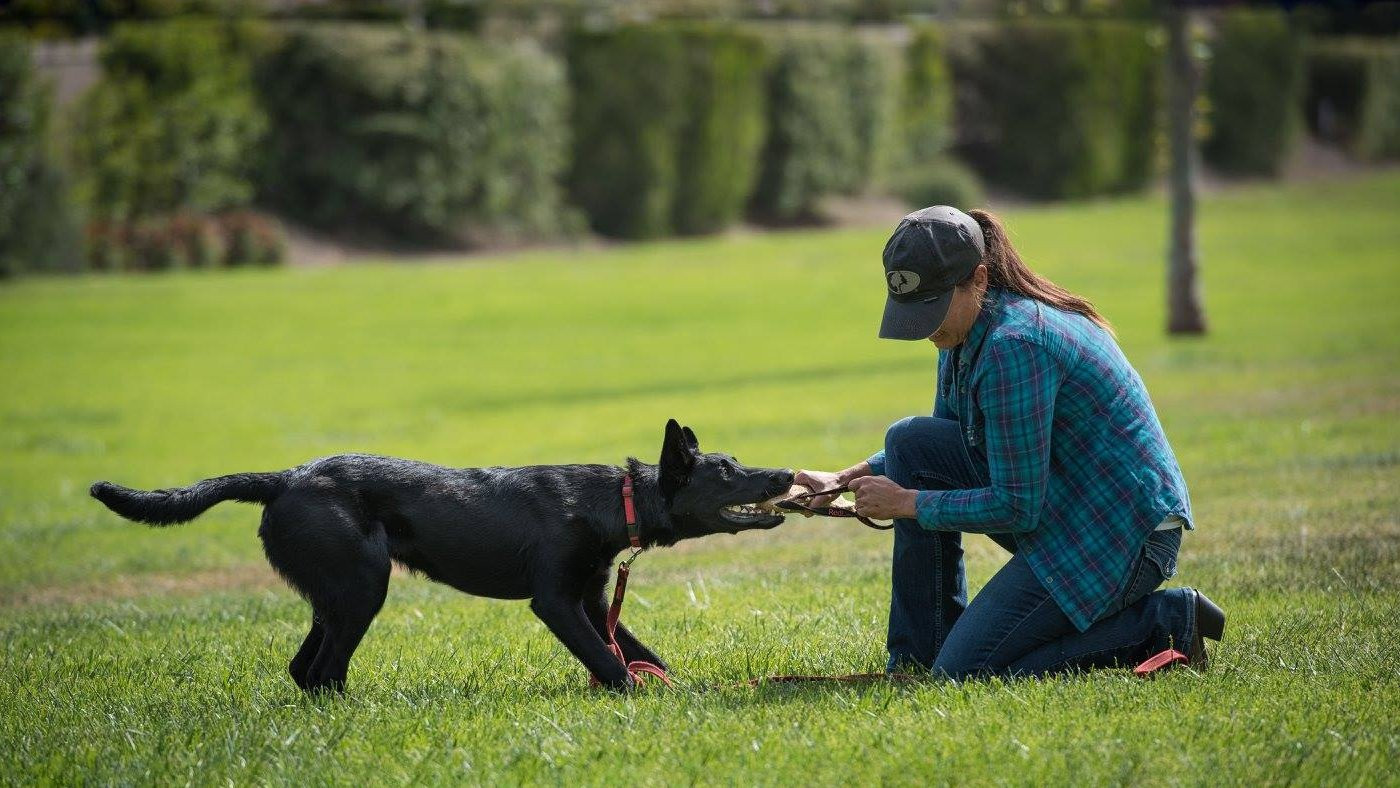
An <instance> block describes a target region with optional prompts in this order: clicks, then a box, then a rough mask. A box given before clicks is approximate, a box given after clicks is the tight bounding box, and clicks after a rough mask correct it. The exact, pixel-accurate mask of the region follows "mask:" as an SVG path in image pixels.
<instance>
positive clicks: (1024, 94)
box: [950, 20, 1162, 198]
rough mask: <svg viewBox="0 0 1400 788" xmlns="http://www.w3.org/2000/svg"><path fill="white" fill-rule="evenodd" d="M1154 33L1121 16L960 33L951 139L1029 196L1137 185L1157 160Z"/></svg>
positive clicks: (979, 165) (997, 178) (988, 172)
mask: <svg viewBox="0 0 1400 788" xmlns="http://www.w3.org/2000/svg"><path fill="white" fill-rule="evenodd" d="M1160 46H1161V44H1160V41H1159V40H1158V37H1157V36H1155V35H1153V30H1152V28H1150V27H1148V26H1146V25H1138V24H1132V23H1123V22H1107V21H1090V20H1076V21H1062V20H1028V21H1013V22H1006V23H1003V24H1000V25H997V26H995V27H982V28H978V29H971V30H968V31H966V36H965V37H964V40H963V41H962V42H961V45H960V46H959V47H957V48H955V49H953V50H951V52H950V54H951V56H952V64H953V70H954V74H955V75H956V80H955V82H956V85H957V96H956V103H957V110H958V112H957V114H958V126H959V128H958V138H959V147H960V149H961V151H962V153H963V154H964V156H965V157H966V158H967V159H968V160H969V161H970V162H971V163H972V164H973V166H974V167H975V168H976V169H977V170H978V171H980V172H981V173H982V174H983V175H984V176H986V177H987V178H988V179H990V180H992V181H994V182H996V183H997V184H999V185H1001V186H1004V187H1006V188H1008V189H1011V190H1014V191H1017V192H1020V193H1022V194H1026V195H1029V196H1034V197H1042V198H1066V197H1068V198H1074V197H1088V196H1092V195H1097V194H1105V193H1111V192H1119V191H1125V190H1130V189H1135V188H1138V187H1140V186H1142V185H1143V184H1144V183H1146V182H1147V181H1149V180H1150V179H1151V178H1152V176H1153V175H1155V174H1156V172H1157V170H1158V167H1159V155H1158V152H1159V150H1160V146H1161V120H1160V111H1159V108H1158V105H1159V103H1160V101H1159V98H1160V96H1161V90H1162V87H1161V80H1162V75H1161V68H1160V63H1161V52H1160Z"/></svg>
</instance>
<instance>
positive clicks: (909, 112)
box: [899, 25, 953, 169]
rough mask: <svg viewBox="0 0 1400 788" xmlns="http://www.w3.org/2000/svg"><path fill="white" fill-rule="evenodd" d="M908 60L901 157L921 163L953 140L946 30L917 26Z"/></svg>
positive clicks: (902, 90) (903, 88)
mask: <svg viewBox="0 0 1400 788" xmlns="http://www.w3.org/2000/svg"><path fill="white" fill-rule="evenodd" d="M904 60H905V67H904V81H903V84H902V85H901V87H900V95H901V99H900V102H899V132H900V136H901V144H902V146H903V150H902V151H901V155H902V158H901V161H902V162H907V163H908V164H910V165H913V166H918V164H919V162H928V161H933V160H934V159H936V158H937V157H939V156H942V155H943V154H944V152H945V151H947V149H948V146H949V145H950V144H951V143H952V141H953V134H952V117H953V81H952V73H951V72H950V71H949V68H948V60H947V54H946V52H945V45H944V40H943V33H942V32H941V31H940V30H939V29H937V28H934V27H932V26H927V25H925V26H920V27H917V28H915V29H914V31H913V37H912V38H911V40H910V42H909V46H908V47H907V48H906V49H905V52H904ZM901 169H902V168H901Z"/></svg>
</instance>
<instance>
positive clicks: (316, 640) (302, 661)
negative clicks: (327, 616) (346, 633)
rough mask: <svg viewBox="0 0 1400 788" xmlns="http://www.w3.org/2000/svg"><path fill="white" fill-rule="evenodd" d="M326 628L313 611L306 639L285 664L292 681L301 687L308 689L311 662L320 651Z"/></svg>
mask: <svg viewBox="0 0 1400 788" xmlns="http://www.w3.org/2000/svg"><path fill="white" fill-rule="evenodd" d="M325 636H326V628H325V627H324V626H322V625H321V621H320V619H319V618H317V617H316V614H315V612H313V613H312V614H311V631H310V632H308V633H306V639H305V640H303V641H302V642H301V648H299V649H297V655H296V656H295V657H292V662H291V664H290V665H288V666H287V672H288V673H291V674H292V681H295V682H296V683H297V686H298V687H301V688H302V689H310V674H311V663H312V662H313V661H314V660H315V659H316V655H317V654H318V653H320V651H321V641H323V640H324V639H325Z"/></svg>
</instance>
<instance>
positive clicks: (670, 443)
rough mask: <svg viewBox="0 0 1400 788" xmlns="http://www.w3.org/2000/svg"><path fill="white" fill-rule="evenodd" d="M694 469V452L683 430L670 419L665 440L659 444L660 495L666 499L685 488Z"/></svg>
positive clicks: (667, 423)
mask: <svg viewBox="0 0 1400 788" xmlns="http://www.w3.org/2000/svg"><path fill="white" fill-rule="evenodd" d="M694 468H695V452H694V451H693V450H691V448H690V442H689V440H688V439H687V438H686V436H685V430H684V429H682V428H681V425H680V424H679V423H678V422H677V421H676V420H675V419H671V420H670V421H668V422H666V439H665V441H664V442H663V443H662V444H661V465H660V470H659V475H660V481H661V494H662V495H664V496H666V497H667V498H670V497H672V496H673V495H675V493H676V491H677V490H679V489H680V488H682V487H684V486H685V483H686V481H687V480H688V479H689V478H690V472H691V471H692V470H694Z"/></svg>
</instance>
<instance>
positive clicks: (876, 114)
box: [842, 37, 903, 193]
mask: <svg viewBox="0 0 1400 788" xmlns="http://www.w3.org/2000/svg"><path fill="white" fill-rule="evenodd" d="M844 49H845V56H846V57H845V64H844V65H843V67H842V70H843V72H844V75H845V80H844V82H845V88H846V96H847V98H846V101H847V104H846V106H847V109H846V112H847V114H848V115H849V116H850V119H851V121H852V122H853V123H854V124H855V137H856V158H855V161H854V167H852V168H851V178H850V180H849V181H848V182H847V183H845V184H844V185H843V191H846V192H848V193H858V192H861V191H863V190H865V189H866V188H868V187H870V186H874V185H878V184H880V183H881V182H883V181H884V180H885V178H886V177H887V176H888V175H889V173H890V171H891V168H892V167H893V166H894V165H895V164H897V163H898V162H897V160H896V159H897V155H898V151H899V149H900V147H901V146H902V143H903V140H902V139H901V138H900V128H899V125H898V118H899V115H898V107H899V98H900V80H901V73H900V66H901V61H900V57H899V52H898V50H897V49H896V48H895V47H894V46H893V45H889V44H883V43H882V42H881V41H879V40H877V39H874V38H869V39H867V38H861V37H852V38H851V40H850V41H849V42H848V43H847V45H846V46H845V47H844Z"/></svg>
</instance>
